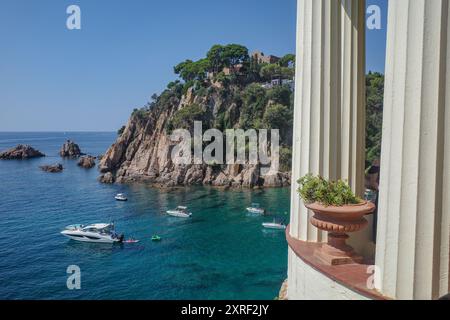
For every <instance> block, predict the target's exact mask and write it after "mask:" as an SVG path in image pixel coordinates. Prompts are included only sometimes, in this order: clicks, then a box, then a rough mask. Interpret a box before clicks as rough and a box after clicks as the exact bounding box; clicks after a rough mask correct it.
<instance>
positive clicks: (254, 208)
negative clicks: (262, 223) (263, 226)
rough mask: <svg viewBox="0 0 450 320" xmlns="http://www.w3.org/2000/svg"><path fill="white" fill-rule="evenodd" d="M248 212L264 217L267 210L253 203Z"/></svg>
mask: <svg viewBox="0 0 450 320" xmlns="http://www.w3.org/2000/svg"><path fill="white" fill-rule="evenodd" d="M247 211H248V212H250V213H254V214H261V215H263V214H264V213H265V212H266V210H264V209H263V208H261V207H260V205H259V203H252V206H251V207H248V208H247Z"/></svg>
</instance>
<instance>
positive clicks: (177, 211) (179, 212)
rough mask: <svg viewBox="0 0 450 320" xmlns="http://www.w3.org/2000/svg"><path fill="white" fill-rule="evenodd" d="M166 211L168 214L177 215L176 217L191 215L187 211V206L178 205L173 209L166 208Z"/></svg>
mask: <svg viewBox="0 0 450 320" xmlns="http://www.w3.org/2000/svg"><path fill="white" fill-rule="evenodd" d="M166 213H167V214H168V215H169V216H172V217H178V218H189V217H190V216H192V213H191V212H188V208H187V207H182V206H178V207H177V208H176V209H174V210H167V211H166Z"/></svg>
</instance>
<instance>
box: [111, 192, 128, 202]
mask: <svg viewBox="0 0 450 320" xmlns="http://www.w3.org/2000/svg"><path fill="white" fill-rule="evenodd" d="M114 198H115V199H116V200H117V201H127V200H128V199H127V196H126V195H125V194H123V193H118V194H116V196H115V197H114Z"/></svg>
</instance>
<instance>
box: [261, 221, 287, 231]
mask: <svg viewBox="0 0 450 320" xmlns="http://www.w3.org/2000/svg"><path fill="white" fill-rule="evenodd" d="M262 225H263V227H264V228H266V229H276V230H284V229H286V225H285V224H283V223H280V222H276V221H275V220H273V222H264V223H263V224H262Z"/></svg>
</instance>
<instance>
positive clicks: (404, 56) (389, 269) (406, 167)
mask: <svg viewBox="0 0 450 320" xmlns="http://www.w3.org/2000/svg"><path fill="white" fill-rule="evenodd" d="M388 19H389V20H388V36H387V39H388V40H387V42H388V44H387V59H386V85H385V101H384V120H383V142H382V156H381V184H380V204H379V205H380V207H379V210H378V212H379V222H378V236H377V239H378V242H377V248H376V265H377V267H378V268H377V271H376V272H375V284H376V287H377V288H378V289H379V290H380V291H381V293H382V294H384V295H386V296H389V297H392V298H396V299H433V298H437V297H439V296H440V295H443V294H446V293H447V292H448V291H449V280H448V279H449V276H448V272H449V241H450V239H449V228H450V224H449V215H450V203H449V200H450V127H449V126H450V108H449V104H450V78H449V77H450V69H449V68H450V60H449V57H450V55H449V54H450V48H449V44H450V41H449V36H450V32H449V31H450V30H449V3H448V0H395V1H389V18H388Z"/></svg>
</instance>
